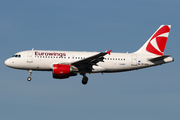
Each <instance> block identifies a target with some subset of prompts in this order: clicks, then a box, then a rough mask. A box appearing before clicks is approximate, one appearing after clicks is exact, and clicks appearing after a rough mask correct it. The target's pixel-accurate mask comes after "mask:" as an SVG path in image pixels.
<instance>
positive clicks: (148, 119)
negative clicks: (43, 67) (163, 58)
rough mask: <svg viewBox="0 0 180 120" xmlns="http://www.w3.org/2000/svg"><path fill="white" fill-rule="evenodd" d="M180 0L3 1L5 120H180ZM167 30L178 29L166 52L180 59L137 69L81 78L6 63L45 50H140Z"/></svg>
mask: <svg viewBox="0 0 180 120" xmlns="http://www.w3.org/2000/svg"><path fill="white" fill-rule="evenodd" d="M179 12H180V1H179V0H88V1H87V0H66V1H62V0H30V1H26V0H1V1H0V41H1V44H0V54H1V57H0V120H82V119H85V120H179V119H180V115H179V113H180V87H179V85H180V73H179V71H180V64H179V63H180V62H179V61H180V60H179V59H180V55H179V52H180V51H179V44H180V38H179V34H180V29H179V28H180V14H179ZM162 24H170V25H172V29H171V31H170V35H169V39H168V42H167V45H166V49H165V54H167V55H172V57H174V58H175V61H174V62H172V63H168V64H164V65H161V66H156V67H151V68H146V69H142V70H138V71H131V72H122V73H112V74H104V75H102V74H92V75H87V76H88V77H89V82H88V84H87V85H86V86H84V85H82V84H81V79H82V76H80V75H78V76H75V77H71V78H69V79H64V80H55V79H53V78H52V72H33V75H32V81H31V82H28V81H27V80H26V79H27V77H28V71H22V70H15V69H11V68H8V67H6V66H5V65H4V61H5V60H6V59H7V58H9V57H11V56H12V55H13V54H14V53H16V52H19V51H23V50H30V49H32V48H34V49H36V50H37V49H40V50H67V51H68V50H70V51H99V52H103V51H105V50H110V49H112V50H113V52H134V51H136V50H138V49H139V48H140V47H141V46H142V45H143V44H144V43H145V42H146V40H147V39H148V38H149V37H150V36H151V35H152V34H153V33H154V32H155V30H156V29H157V28H158V27H159V26H160V25H162Z"/></svg>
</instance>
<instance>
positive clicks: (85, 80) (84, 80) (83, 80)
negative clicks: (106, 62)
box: [82, 77, 88, 85]
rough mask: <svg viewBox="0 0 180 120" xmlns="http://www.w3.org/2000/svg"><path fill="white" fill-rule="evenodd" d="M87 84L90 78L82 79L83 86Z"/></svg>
mask: <svg viewBox="0 0 180 120" xmlns="http://www.w3.org/2000/svg"><path fill="white" fill-rule="evenodd" d="M87 82H88V77H83V79H82V84H83V85H86V84H87Z"/></svg>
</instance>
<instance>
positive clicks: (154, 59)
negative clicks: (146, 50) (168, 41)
mask: <svg viewBox="0 0 180 120" xmlns="http://www.w3.org/2000/svg"><path fill="white" fill-rule="evenodd" d="M169 56H170V55H163V56H160V57H156V58H150V59H148V60H149V61H151V62H156V61H160V60H164V59H165V58H167V57H169Z"/></svg>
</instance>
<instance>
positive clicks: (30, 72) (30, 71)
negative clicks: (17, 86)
mask: <svg viewBox="0 0 180 120" xmlns="http://www.w3.org/2000/svg"><path fill="white" fill-rule="evenodd" d="M31 75H32V70H29V77H28V78H27V80H28V81H31Z"/></svg>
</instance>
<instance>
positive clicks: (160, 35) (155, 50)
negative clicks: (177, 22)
mask: <svg viewBox="0 0 180 120" xmlns="http://www.w3.org/2000/svg"><path fill="white" fill-rule="evenodd" d="M170 28H171V25H161V26H160V27H159V28H158V30H157V31H156V32H155V33H154V34H153V35H152V36H151V37H150V38H149V40H148V41H147V42H146V43H145V44H144V45H143V46H142V47H141V48H140V49H139V50H138V51H137V52H142V53H146V54H147V53H152V54H155V55H160V56H162V55H163V54H164V49H165V46H166V42H167V39H168V35H169V31H170Z"/></svg>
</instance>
